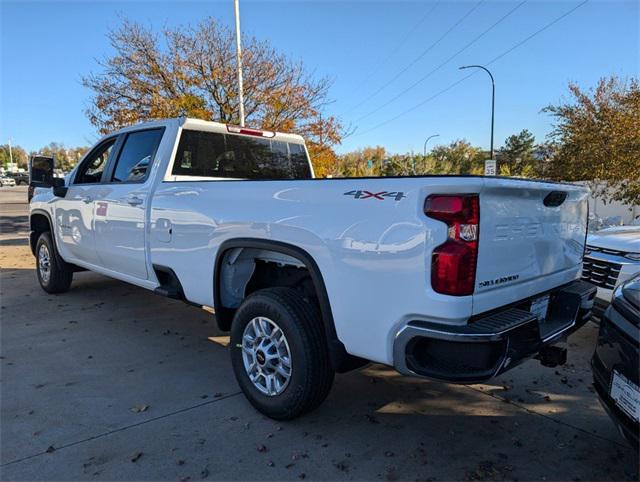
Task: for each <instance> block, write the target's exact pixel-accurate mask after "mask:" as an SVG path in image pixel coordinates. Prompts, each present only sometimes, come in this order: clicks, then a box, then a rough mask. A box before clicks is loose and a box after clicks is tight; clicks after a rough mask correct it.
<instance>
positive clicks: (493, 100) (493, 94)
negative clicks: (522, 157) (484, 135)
mask: <svg viewBox="0 0 640 482" xmlns="http://www.w3.org/2000/svg"><path fill="white" fill-rule="evenodd" d="M459 68H460V70H464V69H472V68H475V69H482V70H484V71H485V72H486V73H487V74H489V77H491V159H493V119H494V114H495V106H496V83H495V81H494V80H493V75H492V74H491V72H490V71H489V69H487V68H486V67H484V66H482V65H463V66H462V67H459Z"/></svg>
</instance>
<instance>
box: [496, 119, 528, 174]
mask: <svg viewBox="0 0 640 482" xmlns="http://www.w3.org/2000/svg"><path fill="white" fill-rule="evenodd" d="M535 142H536V139H535V137H534V136H533V134H531V132H529V131H528V130H527V129H524V130H522V131H521V132H520V133H518V134H515V135H512V136H509V137H507V139H506V140H505V142H504V146H503V147H502V148H501V149H500V150H499V151H498V155H497V161H498V165H499V166H500V169H501V173H505V172H508V174H509V175H511V176H524V177H530V176H531V175H535V173H536V164H537V160H536V158H535V156H534V151H535Z"/></svg>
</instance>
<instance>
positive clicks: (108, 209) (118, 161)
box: [94, 128, 164, 280]
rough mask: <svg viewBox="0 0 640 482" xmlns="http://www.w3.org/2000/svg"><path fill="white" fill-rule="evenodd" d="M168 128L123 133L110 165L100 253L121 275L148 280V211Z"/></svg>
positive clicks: (101, 201)
mask: <svg viewBox="0 0 640 482" xmlns="http://www.w3.org/2000/svg"><path fill="white" fill-rule="evenodd" d="M163 131H164V128H155V129H145V130H139V131H132V132H127V133H125V134H121V136H120V139H119V141H118V146H119V148H118V152H117V153H116V154H115V155H114V158H113V159H112V160H111V161H110V162H109V168H108V172H107V174H106V183H105V186H106V187H107V189H105V190H104V191H103V192H102V193H101V196H100V197H99V198H97V199H96V201H95V202H96V206H95V221H94V224H95V232H96V251H97V253H98V257H99V258H100V261H101V263H100V264H101V265H102V266H103V267H105V268H107V269H110V270H113V271H116V272H117V273H120V274H124V275H128V276H132V277H135V278H138V279H143V280H145V279H148V272H147V262H146V247H145V240H146V229H145V228H146V226H145V222H146V216H145V212H146V208H147V205H148V202H149V199H150V197H149V192H150V187H151V186H150V184H151V180H150V179H149V173H150V170H151V167H152V165H153V159H154V157H155V154H156V151H157V149H158V145H159V144H160V139H161V138H162V134H163Z"/></svg>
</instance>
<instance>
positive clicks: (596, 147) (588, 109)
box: [543, 77, 640, 204]
mask: <svg viewBox="0 0 640 482" xmlns="http://www.w3.org/2000/svg"><path fill="white" fill-rule="evenodd" d="M569 92H570V94H571V98H570V100H569V101H567V102H562V103H560V104H558V105H550V106H548V107H546V108H545V109H544V110H543V111H544V112H546V113H548V114H550V115H551V116H552V117H553V118H554V129H553V131H552V132H551V135H550V140H551V141H552V142H553V143H554V145H555V149H554V151H555V152H554V154H553V157H552V158H551V161H550V163H549V175H550V176H551V177H552V178H554V179H558V180H566V181H585V180H586V181H590V182H591V187H592V189H593V190H594V191H595V193H596V194H597V195H599V196H601V197H602V198H604V199H609V200H618V201H623V202H628V203H630V204H640V85H639V83H638V79H636V78H632V79H630V80H628V81H626V82H623V81H621V80H620V79H618V78H617V77H611V78H608V79H605V78H603V79H600V81H599V82H598V84H597V86H596V87H595V88H594V89H589V90H583V89H581V88H580V87H579V86H578V85H576V84H569Z"/></svg>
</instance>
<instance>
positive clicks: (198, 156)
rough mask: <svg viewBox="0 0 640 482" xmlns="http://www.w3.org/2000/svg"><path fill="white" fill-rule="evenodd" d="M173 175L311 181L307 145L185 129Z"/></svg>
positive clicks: (181, 137)
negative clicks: (305, 146)
mask: <svg viewBox="0 0 640 482" xmlns="http://www.w3.org/2000/svg"><path fill="white" fill-rule="evenodd" d="M171 174H172V175H173V176H194V177H204V178H209V179H213V180H216V179H220V180H223V179H273V180H276V179H311V178H312V173H311V168H310V167H309V160H308V157H307V152H306V150H305V148H304V145H303V144H301V143H295V142H286V141H282V140H277V139H273V138H264V137H252V136H247V135H237V134H226V133H221V132H208V131H196V130H188V129H185V130H183V131H182V134H181V136H180V142H179V143H178V150H177V152H176V157H175V160H174V163H173V169H172V171H171Z"/></svg>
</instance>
